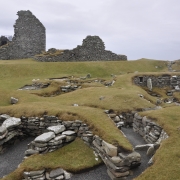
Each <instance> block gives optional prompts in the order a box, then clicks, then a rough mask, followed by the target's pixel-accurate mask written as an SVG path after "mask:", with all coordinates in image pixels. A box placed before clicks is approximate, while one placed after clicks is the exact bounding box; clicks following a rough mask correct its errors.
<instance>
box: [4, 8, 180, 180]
mask: <svg viewBox="0 0 180 180" xmlns="http://www.w3.org/2000/svg"><path fill="white" fill-rule="evenodd" d="M17 15H18V19H17V20H16V22H15V25H14V35H13V36H12V37H11V36H7V35H2V36H1V37H0V84H1V86H0V180H67V179H70V180H81V179H83V180H84V179H85V180H100V179H103V180H171V179H172V180H179V176H180V175H179V164H180V161H179V157H180V153H179V148H178V147H179V146H180V144H179V142H180V141H179V136H180V121H179V117H180V111H179V108H180V70H179V69H180V60H176V61H167V60H153V59H145V58H142V59H138V60H134V61H127V56H126V55H122V54H115V53H113V52H111V51H109V50H106V48H105V43H104V42H103V40H102V39H101V38H100V37H99V36H92V35H88V36H87V37H85V39H83V41H82V44H81V45H78V46H77V47H75V48H74V49H64V50H62V49H55V48H51V49H49V50H47V51H46V29H45V27H44V25H43V24H42V23H41V22H40V21H39V20H38V19H37V18H36V17H35V15H33V14H32V12H31V11H29V10H27V11H18V12H17Z"/></svg>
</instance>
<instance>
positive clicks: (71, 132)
mask: <svg viewBox="0 0 180 180" xmlns="http://www.w3.org/2000/svg"><path fill="white" fill-rule="evenodd" d="M0 123H1V126H0V151H1V152H3V150H4V148H6V147H7V144H9V143H10V144H13V143H14V142H15V141H16V139H17V138H19V136H23V135H28V136H29V135H31V136H37V137H36V138H35V139H34V140H33V141H32V142H31V143H30V144H29V145H28V150H26V152H25V155H26V156H30V155H33V154H41V153H47V152H52V151H54V150H56V149H59V148H61V147H63V146H64V145H66V144H67V143H70V142H72V141H73V140H74V139H75V138H76V137H77V136H78V137H80V138H81V139H82V140H83V141H84V142H85V143H86V144H87V145H88V146H89V147H91V148H93V149H94V151H95V152H96V154H97V155H98V156H99V157H101V159H102V160H103V161H104V163H105V164H106V166H107V172H108V174H109V176H110V178H111V179H113V180H114V179H117V180H118V179H125V178H126V177H127V176H128V175H129V174H130V170H131V169H132V168H134V167H137V166H139V165H140V164H141V162H140V161H141V156H140V154H139V153H137V152H135V151H133V152H129V153H128V152H126V153H124V150H122V149H121V148H119V147H116V146H114V145H112V144H109V143H107V142H106V141H104V140H103V139H101V138H100V137H99V136H97V135H93V133H92V132H91V131H90V129H89V127H88V126H87V124H84V123H83V122H82V121H80V120H75V121H62V120H60V119H58V118H57V117H56V116H43V117H41V118H39V117H21V118H15V117H10V116H8V115H0ZM47 171H48V172H47ZM47 171H46V170H45V169H43V170H41V171H31V172H24V178H25V179H33V180H37V179H42V180H45V179H52V180H53V178H54V177H52V178H51V177H50V176H51V172H50V173H49V170H47ZM58 172H59V171H58ZM61 173H62V174H58V175H59V176H60V177H59V179H65V175H64V171H61ZM56 179H58V178H56Z"/></svg>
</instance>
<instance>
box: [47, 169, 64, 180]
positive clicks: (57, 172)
mask: <svg viewBox="0 0 180 180" xmlns="http://www.w3.org/2000/svg"><path fill="white" fill-rule="evenodd" d="M61 175H63V176H64V170H63V169H61V168H57V169H54V170H52V171H51V172H50V174H49V177H50V178H56V177H58V176H61Z"/></svg>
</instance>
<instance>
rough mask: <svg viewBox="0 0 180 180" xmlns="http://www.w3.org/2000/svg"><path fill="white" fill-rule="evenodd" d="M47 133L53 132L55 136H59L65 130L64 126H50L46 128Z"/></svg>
mask: <svg viewBox="0 0 180 180" xmlns="http://www.w3.org/2000/svg"><path fill="white" fill-rule="evenodd" d="M47 129H48V130H49V131H53V132H54V133H55V134H59V133H61V132H63V131H65V130H66V127H65V126H64V125H57V126H50V127H48V128H47Z"/></svg>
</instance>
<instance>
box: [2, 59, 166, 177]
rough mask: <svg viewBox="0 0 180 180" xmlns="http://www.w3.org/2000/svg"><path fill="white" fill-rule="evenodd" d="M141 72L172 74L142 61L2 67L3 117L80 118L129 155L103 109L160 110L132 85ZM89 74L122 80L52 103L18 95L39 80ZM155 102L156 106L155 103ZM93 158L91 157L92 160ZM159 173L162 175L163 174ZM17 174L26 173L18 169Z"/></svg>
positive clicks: (27, 62)
mask: <svg viewBox="0 0 180 180" xmlns="http://www.w3.org/2000/svg"><path fill="white" fill-rule="evenodd" d="M157 67H158V68H157ZM135 71H138V72H140V73H142V72H143V73H142V74H144V72H154V73H155V72H163V71H167V69H166V62H164V61H153V60H138V61H127V62H126V61H122V62H76V63H74V62H73V63H39V62H35V61H33V60H30V59H29V60H13V61H1V62H0V83H1V84H2V86H0V112H1V113H7V114H10V115H14V116H17V117H18V116H21V115H27V116H29V115H30V116H39V115H42V114H43V113H44V112H46V113H48V114H50V115H52V114H53V115H58V116H59V117H60V118H62V119H65V120H69V119H77V118H79V119H82V120H84V121H85V122H86V123H87V124H88V125H89V126H90V127H91V129H92V130H93V131H94V133H96V134H98V135H99V136H101V137H102V138H103V139H105V140H107V141H108V142H110V143H113V144H119V145H120V146H122V147H123V148H124V149H127V150H130V149H131V148H132V147H131V145H130V144H129V143H128V142H127V140H126V139H125V138H124V137H123V136H122V134H121V133H120V132H119V131H118V129H117V128H116V127H115V126H114V124H113V123H112V122H111V121H110V120H109V119H108V117H107V116H106V115H105V114H104V113H103V109H115V110H118V111H126V110H133V109H137V108H144V107H153V106H154V104H153V103H155V102H156V99H155V98H153V97H151V96H149V95H148V94H147V93H146V92H145V91H144V90H142V89H141V88H139V87H137V86H134V85H133V84H132V81H131V78H132V77H133V76H134V75H137V73H136V74H134V73H131V72H135ZM127 72H128V74H127ZM87 73H90V74H91V75H92V77H93V78H96V77H97V78H106V79H111V77H110V75H111V74H116V75H117V80H116V83H115V85H114V86H113V87H109V88H106V87H102V86H100V87H99V85H97V87H96V85H94V84H93V87H88V88H85V89H81V90H77V91H74V92H71V93H68V94H63V95H60V96H57V97H48V98H47V97H40V96H37V95H34V94H32V92H31V91H18V90H17V89H18V88H20V87H22V86H24V85H25V84H31V83H32V79H37V78H39V79H41V80H42V81H44V80H45V79H47V78H52V77H62V76H69V75H73V76H78V77H79V76H85V75H86V74H87ZM155 74H156V73H155ZM53 89H54V87H49V88H47V89H46V90H40V91H39V92H40V93H43V91H49V92H51V91H52V90H53ZM33 92H34V91H33ZM138 94H143V95H144V97H145V99H142V98H140V97H139V95H138ZM11 96H14V97H16V98H19V100H20V101H19V103H18V104H17V105H14V106H12V105H10V103H9V99H10V97H11ZM100 96H104V97H105V98H104V99H103V100H101V101H100V100H99V97H100ZM87 97H88V98H87ZM149 100H150V101H151V102H152V103H150V102H149ZM74 103H77V104H79V105H80V106H79V107H73V106H72V104H74ZM95 107H96V108H95ZM92 112H93V113H92ZM112 129H113V131H112ZM70 149H71V146H70ZM52 154H53V153H52ZM56 155H57V154H56V152H54V154H53V156H55V157H56ZM89 156H91V155H90V154H89ZM33 158H34V157H32V161H36V157H35V158H34V159H33ZM75 160H77V161H75ZM78 162H80V161H79V160H78V158H74V163H75V164H76V163H78ZM24 166H26V165H24ZM41 166H43V165H39V166H38V167H36V168H37V169H38V168H40V167H41ZM56 166H63V163H59V164H56ZM86 166H89V167H90V166H91V167H92V166H93V165H92V164H91V163H89V164H88V163H87V165H86ZM52 167H54V166H52ZM83 167H85V165H83ZM32 168H33V167H32ZM159 170H161V168H160V169H159ZM17 171H20V170H19V169H18V170H17ZM147 174H148V173H147Z"/></svg>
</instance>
